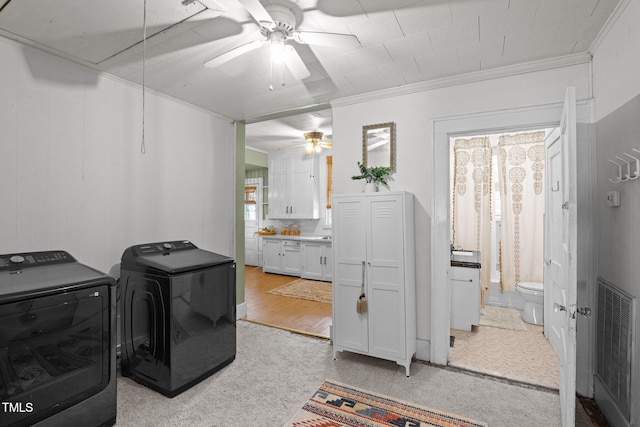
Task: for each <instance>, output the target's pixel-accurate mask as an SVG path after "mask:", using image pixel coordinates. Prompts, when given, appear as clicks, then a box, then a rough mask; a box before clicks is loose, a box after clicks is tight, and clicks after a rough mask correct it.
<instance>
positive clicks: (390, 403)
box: [285, 380, 487, 427]
mask: <svg viewBox="0 0 640 427" xmlns="http://www.w3.org/2000/svg"><path fill="white" fill-rule="evenodd" d="M342 426H350V427H365V426H366V427H378V426H392V427H399V426H412V427H418V426H446V427H453V426H456V427H457V426H460V427H465V426H484V427H486V426H487V424H486V423H482V422H478V421H474V420H472V419H469V418H465V417H461V416H459V415H452V414H447V413H445V412H441V411H436V410H433V409H429V408H425V407H423V406H419V405H414V404H412V403H407V402H403V401H400V400H397V399H394V398H391V397H388V396H384V395H381V394H375V393H371V392H368V391H364V390H361V389H357V388H355V387H350V386H347V385H344V384H340V383H338V382H335V381H330V380H327V381H325V382H324V383H323V384H322V386H321V387H320V388H319V389H318V391H316V392H315V394H314V395H313V396H312V397H311V399H309V401H308V402H307V403H306V404H305V405H304V406H303V407H302V409H301V410H300V411H298V413H297V414H296V415H295V416H294V417H293V418H292V419H291V421H289V422H288V423H287V424H285V427H342Z"/></svg>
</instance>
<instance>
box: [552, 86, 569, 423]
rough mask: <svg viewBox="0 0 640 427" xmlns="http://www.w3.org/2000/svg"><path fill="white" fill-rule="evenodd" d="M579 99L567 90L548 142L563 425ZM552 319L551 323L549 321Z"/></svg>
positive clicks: (554, 330)
mask: <svg viewBox="0 0 640 427" xmlns="http://www.w3.org/2000/svg"><path fill="white" fill-rule="evenodd" d="M575 149H576V99H575V89H574V88H573V87H569V88H567V92H566V95H565V101H564V108H563V111H562V117H561V119H560V136H559V138H556V139H551V140H549V141H547V191H546V198H547V200H546V212H545V268H544V282H545V311H546V312H545V334H546V336H547V337H548V339H549V341H550V342H551V345H552V347H553V349H554V350H555V352H556V354H557V355H558V358H559V359H560V374H559V387H560V405H561V411H562V425H563V426H574V425H575V395H576V319H575V316H576V293H577V269H576V256H575V249H576V242H577V215H576V169H575V164H576V163H575V161H576V159H575ZM547 319H548V320H547Z"/></svg>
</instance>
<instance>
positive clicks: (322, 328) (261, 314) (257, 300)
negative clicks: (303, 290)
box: [244, 266, 331, 339]
mask: <svg viewBox="0 0 640 427" xmlns="http://www.w3.org/2000/svg"><path fill="white" fill-rule="evenodd" d="M294 280H296V277H292V276H281V275H278V274H271V273H263V272H262V268H261V267H254V266H245V268H244V286H245V300H246V302H247V316H246V317H245V319H246V320H249V321H252V322H256V323H262V324H265V325H269V326H274V327H276V328H281V329H287V330H290V331H293V332H299V333H304V334H307V335H313V336H317V337H321V338H327V339H328V338H329V327H330V325H331V304H326V303H322V302H316V301H307V300H303V299H298V298H291V297H283V296H278V295H271V294H268V293H267V292H268V291H270V290H271V289H275V288H277V287H279V286H282V285H284V284H286V283H289V282H292V281H294Z"/></svg>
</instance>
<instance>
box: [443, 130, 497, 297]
mask: <svg viewBox="0 0 640 427" xmlns="http://www.w3.org/2000/svg"><path fill="white" fill-rule="evenodd" d="M491 157H492V152H491V143H490V140H489V138H488V137H477V138H470V139H461V138H457V139H455V140H454V142H453V170H454V173H453V177H452V179H453V182H452V187H451V188H452V189H453V194H452V201H451V210H452V212H451V222H452V228H453V229H452V238H453V245H454V246H455V247H456V248H462V249H465V250H474V251H480V257H481V259H480V263H481V267H482V268H481V270H480V284H481V306H482V307H484V302H485V293H486V292H487V291H488V290H489V285H490V284H491V269H490V268H489V265H490V264H491V193H492V191H491V175H492V168H491Z"/></svg>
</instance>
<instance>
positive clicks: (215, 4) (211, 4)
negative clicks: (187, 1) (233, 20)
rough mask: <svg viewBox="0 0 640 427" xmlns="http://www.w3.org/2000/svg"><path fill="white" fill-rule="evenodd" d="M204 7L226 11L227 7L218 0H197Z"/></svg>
mask: <svg viewBox="0 0 640 427" xmlns="http://www.w3.org/2000/svg"><path fill="white" fill-rule="evenodd" d="M198 2H199V3H201V4H202V5H203V6H204V7H206V8H207V9H210V10H215V11H217V12H226V11H227V8H226V7H224V5H223V4H222V3H220V2H219V1H218V0H198Z"/></svg>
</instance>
